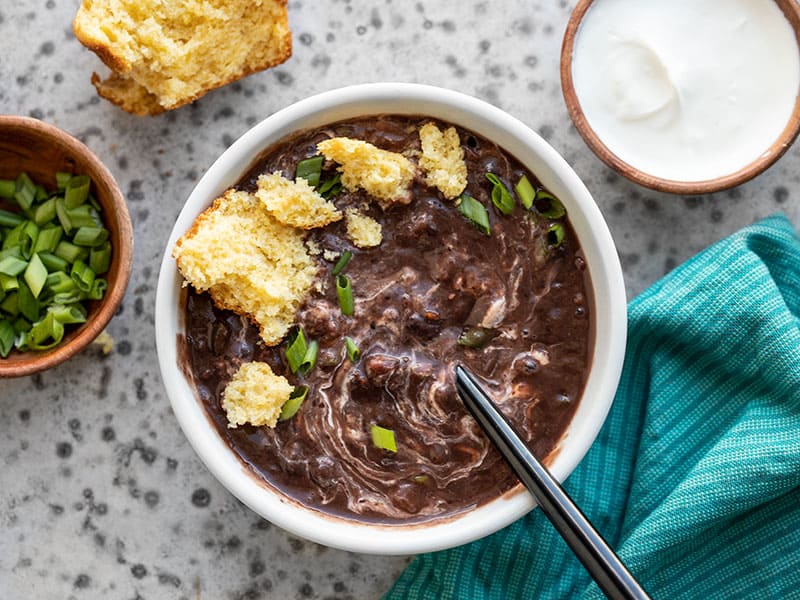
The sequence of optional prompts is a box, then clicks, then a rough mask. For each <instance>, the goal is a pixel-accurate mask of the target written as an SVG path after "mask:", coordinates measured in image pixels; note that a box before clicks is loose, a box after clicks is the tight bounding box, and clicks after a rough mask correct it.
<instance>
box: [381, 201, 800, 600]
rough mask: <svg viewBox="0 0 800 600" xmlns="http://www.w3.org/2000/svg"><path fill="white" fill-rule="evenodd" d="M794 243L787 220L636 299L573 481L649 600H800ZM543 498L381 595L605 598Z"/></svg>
mask: <svg viewBox="0 0 800 600" xmlns="http://www.w3.org/2000/svg"><path fill="white" fill-rule="evenodd" d="M798 314H800V239H798V237H797V235H796V234H795V232H794V230H793V229H792V226H791V225H790V224H789V222H788V221H787V220H786V219H785V218H784V217H782V216H774V217H770V218H768V219H765V220H763V221H761V222H759V223H756V224H754V225H752V226H750V227H747V228H745V229H743V230H742V231H740V232H738V233H736V234H734V235H732V236H731V237H729V238H727V239H725V240H723V241H721V242H719V243H717V244H715V245H714V246H712V247H710V248H708V249H707V250H705V251H703V252H702V253H701V254H699V255H698V256H696V257H694V258H692V259H691V260H689V261H688V262H687V263H685V264H683V265H681V266H680V267H678V268H677V269H675V270H674V271H673V272H672V273H670V274H669V275H667V276H666V277H664V278H663V279H661V280H660V281H659V282H657V283H656V284H654V285H653V286H652V287H651V288H650V289H648V290H647V291H645V292H644V293H643V294H642V295H640V296H639V297H637V298H636V299H635V300H633V301H632V302H631V303H630V306H629V319H630V322H629V340H628V349H627V353H626V357H625V367H624V369H623V374H622V380H621V383H620V387H619V391H618V393H617V396H616V400H615V402H614V405H613V407H612V409H611V412H610V414H609V417H608V420H607V421H606V423H605V425H604V426H603V429H602V430H601V432H600V435H599V437H598V438H597V440H596V442H595V443H594V445H593V446H592V448H591V449H590V451H589V453H588V454H587V455H586V457H585V459H584V460H583V461H582V462H581V464H580V465H579V466H578V468H577V469H576V470H575V471H574V472H573V473H572V475H571V476H570V477H569V479H568V480H567V482H566V485H565V488H566V489H567V491H568V492H569V494H570V495H571V496H572V497H573V499H574V500H575V501H576V503H577V504H578V505H579V506H580V507H581V508H582V509H583V511H584V512H585V513H586V515H587V516H588V517H589V519H590V520H591V521H592V522H593V523H594V525H595V526H596V527H597V528H598V530H599V531H600V533H601V534H602V535H603V536H604V537H605V539H606V540H607V541H608V542H609V543H610V544H611V546H612V547H613V548H615V549H616V550H617V552H618V554H619V556H620V558H622V560H623V561H624V562H625V563H626V564H627V565H628V567H629V568H630V569H631V571H632V572H633V573H634V575H635V576H636V577H637V578H638V579H639V580H640V581H641V582H642V584H643V585H644V586H645V588H646V589H647V590H648V592H649V593H650V594H651V595H652V596H653V597H654V598H680V599H685V598H704V599H705V598H737V599H738V598H780V599H783V598H800V329H798ZM603 597H604V596H603V594H602V592H600V590H599V588H598V587H597V586H596V585H595V584H594V583H593V582H592V580H591V579H590V578H589V576H588V575H587V573H586V572H585V570H584V569H583V567H582V566H581V565H580V563H579V562H578V561H577V559H575V558H574V556H573V555H572V553H571V552H570V550H569V549H568V548H567V546H566V544H564V542H563V541H562V540H561V538H559V537H558V535H557V534H556V533H555V531H554V530H553V528H552V526H551V525H550V523H549V522H548V521H547V520H546V519H545V517H544V515H542V513H541V511H540V510H534V511H533V512H531V513H530V514H529V515H527V516H526V517H524V518H523V519H521V520H519V521H517V522H516V523H514V524H512V525H510V526H509V527H507V528H505V529H504V530H502V531H500V532H498V533H496V534H494V535H492V536H489V537H487V538H484V539H482V540H479V541H477V542H474V543H472V544H468V545H465V546H461V547H459V548H455V549H452V550H447V551H443V552H438V553H434V554H427V555H421V556H419V557H417V558H416V559H415V560H414V561H413V562H412V563H411V564H410V565H409V567H408V568H407V569H406V570H405V572H404V573H403V574H402V575H401V576H400V578H399V579H398V580H397V581H396V582H395V585H394V587H393V588H392V589H391V590H390V591H389V592H388V594H387V595H386V596H385V598H386V599H388V600H398V599H401V598H404V599H414V600H416V599H436V600H446V599H450V598H452V599H456V598H457V599H470V598H481V599H497V600H511V599H514V598H537V599H555V598H603Z"/></svg>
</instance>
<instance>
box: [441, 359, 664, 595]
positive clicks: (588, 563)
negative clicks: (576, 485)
mask: <svg viewBox="0 0 800 600" xmlns="http://www.w3.org/2000/svg"><path fill="white" fill-rule="evenodd" d="M456 388H457V389H458V393H459V395H460V396H461V399H462V400H463V401H464V403H465V404H466V405H467V407H468V408H469V409H470V411H471V412H472V413H473V415H474V416H475V419H476V420H477V421H478V423H480V425H481V426H482V427H483V429H484V431H485V432H486V434H487V435H488V436H489V438H490V439H491V440H492V442H494V444H495V445H496V446H497V448H498V450H500V453H501V454H502V455H503V457H504V458H505V459H506V461H508V463H509V464H510V465H511V468H512V469H513V470H514V472H515V473H516V475H517V477H519V479H520V481H522V483H523V484H524V485H525V487H526V488H527V489H528V491H529V492H530V493H531V494H532V495H533V497H534V498H535V499H536V502H537V503H538V504H539V506H540V507H541V509H542V511H543V512H544V514H545V516H546V517H547V518H548V519H550V522H551V523H552V524H553V526H554V527H555V528H556V530H557V531H558V533H560V534H561V536H562V537H563V538H564V541H565V542H566V543H567V545H568V546H569V547H570V548H571V549H572V551H573V552H574V553H575V556H577V557H578V560H580V561H581V563H582V564H583V566H584V567H585V568H586V570H587V571H588V572H589V574H590V575H591V576H592V578H593V579H594V580H595V582H597V585H598V586H599V587H600V589H601V590H603V593H605V595H606V596H607V597H608V598H611V599H612V600H617V599H620V600H628V599H639V600H645V599H649V598H650V597H649V596H648V595H647V593H646V592H645V591H644V589H642V587H641V585H639V583H638V582H637V581H636V579H635V578H634V577H633V575H631V573H630V571H628V569H627V568H626V567H625V565H624V564H623V563H622V561H621V560H620V559H619V557H618V556H617V555H616V554H615V553H614V551H613V550H612V549H611V547H610V546H609V545H608V544H607V543H606V542H605V540H604V539H603V538H602V537H601V536H600V534H599V533H598V532H597V530H596V529H595V528H594V527H593V526H592V524H591V523H590V522H589V520H588V519H587V518H586V516H585V515H584V514H583V513H582V512H581V510H580V509H579V508H578V507H577V506H576V505H575V503H574V502H573V501H572V499H571V498H570V497H569V496H568V495H567V493H566V492H565V491H564V489H563V488H562V487H561V485H560V484H559V483H558V481H556V479H555V478H554V477H553V476H552V475H550V472H549V471H548V470H547V469H546V468H545V467H544V465H542V463H541V462H539V460H538V459H537V458H536V457H535V456H534V455H533V453H532V452H531V451H530V450H528V447H527V446H526V445H525V444H524V443H523V441H522V440H521V439H520V437H519V436H518V435H517V434H516V432H515V431H514V430H513V429H512V428H511V426H510V425H509V424H508V421H506V419H505V417H503V415H502V414H501V413H500V411H498V410H497V408H496V407H495V405H494V403H493V402H492V401H491V400H490V399H489V397H488V396H487V395H486V393H485V392H484V391H483V389H482V388H481V387H480V385H479V384H478V382H477V381H476V380H475V378H474V376H473V375H472V374H471V373H470V372H469V371H467V370H466V369H465V368H464V367H462V366H460V365H459V366H456Z"/></svg>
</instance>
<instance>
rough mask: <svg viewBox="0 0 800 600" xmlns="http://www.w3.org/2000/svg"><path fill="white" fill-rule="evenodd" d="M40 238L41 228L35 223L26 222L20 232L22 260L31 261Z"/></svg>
mask: <svg viewBox="0 0 800 600" xmlns="http://www.w3.org/2000/svg"><path fill="white" fill-rule="evenodd" d="M38 237H39V226H38V225H36V223H34V222H33V221H25V223H24V225H23V226H22V230H21V231H20V232H19V251H20V252H22V258H24V259H25V260H30V258H31V255H32V254H33V247H34V246H35V245H36V240H37V238H38Z"/></svg>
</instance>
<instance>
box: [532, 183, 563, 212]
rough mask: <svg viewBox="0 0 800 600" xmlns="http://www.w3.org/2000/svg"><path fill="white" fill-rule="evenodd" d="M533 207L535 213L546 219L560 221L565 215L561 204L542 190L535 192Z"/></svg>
mask: <svg viewBox="0 0 800 600" xmlns="http://www.w3.org/2000/svg"><path fill="white" fill-rule="evenodd" d="M534 207H535V208H536V212H538V213H539V214H540V215H542V216H543V217H546V218H548V219H560V218H561V217H563V216H564V215H565V214H567V210H566V209H565V208H564V205H563V204H561V201H560V200H559V199H558V198H556V197H555V196H553V194H551V193H550V192H545V191H544V190H537V191H536V199H535V200H534Z"/></svg>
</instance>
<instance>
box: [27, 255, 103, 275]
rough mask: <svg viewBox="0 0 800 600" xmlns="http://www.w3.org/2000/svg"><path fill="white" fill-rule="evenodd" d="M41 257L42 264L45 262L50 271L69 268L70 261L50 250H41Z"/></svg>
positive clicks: (54, 271)
mask: <svg viewBox="0 0 800 600" xmlns="http://www.w3.org/2000/svg"><path fill="white" fill-rule="evenodd" d="M39 258H40V259H41V261H42V264H44V266H45V267H46V268H47V271H48V272H49V273H56V272H59V271H66V270H67V269H68V268H69V263H68V262H67V261H65V260H64V259H63V258H61V257H59V256H56V255H55V254H50V253H49V252H41V253H39ZM93 270H94V269H93ZM68 279H69V278H68Z"/></svg>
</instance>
